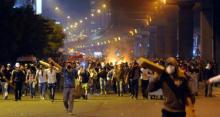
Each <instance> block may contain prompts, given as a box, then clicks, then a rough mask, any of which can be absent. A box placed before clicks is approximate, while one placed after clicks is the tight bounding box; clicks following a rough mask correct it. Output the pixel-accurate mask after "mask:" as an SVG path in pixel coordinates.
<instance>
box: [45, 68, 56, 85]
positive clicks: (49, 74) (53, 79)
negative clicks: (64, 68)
mask: <svg viewBox="0 0 220 117" xmlns="http://www.w3.org/2000/svg"><path fill="white" fill-rule="evenodd" d="M57 72H58V71H57V70H56V69H52V72H51V70H50V69H46V70H45V73H46V75H47V78H48V79H47V83H49V84H51V83H56V82H57V79H56V74H57Z"/></svg>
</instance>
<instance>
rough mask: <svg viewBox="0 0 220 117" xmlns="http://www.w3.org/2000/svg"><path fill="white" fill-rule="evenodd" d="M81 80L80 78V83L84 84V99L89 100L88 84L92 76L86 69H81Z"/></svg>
mask: <svg viewBox="0 0 220 117" xmlns="http://www.w3.org/2000/svg"><path fill="white" fill-rule="evenodd" d="M79 76H80V77H79V78H80V81H81V83H82V90H83V93H84V94H83V98H84V99H86V100H87V99H88V88H89V87H88V82H89V77H90V74H89V72H88V70H87V69H86V68H84V67H82V68H81V71H80V73H79Z"/></svg>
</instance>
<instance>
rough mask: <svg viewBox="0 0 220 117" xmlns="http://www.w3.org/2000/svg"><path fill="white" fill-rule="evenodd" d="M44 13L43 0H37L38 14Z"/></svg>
mask: <svg viewBox="0 0 220 117" xmlns="http://www.w3.org/2000/svg"><path fill="white" fill-rule="evenodd" d="M41 13H42V0H36V14H41Z"/></svg>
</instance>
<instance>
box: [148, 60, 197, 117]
mask: <svg viewBox="0 0 220 117" xmlns="http://www.w3.org/2000/svg"><path fill="white" fill-rule="evenodd" d="M159 88H161V89H162V91H163V94H164V96H165V99H166V100H165V102H164V107H163V109H162V117H186V111H185V108H186V105H187V104H188V103H186V102H187V100H188V101H189V99H190V101H189V102H192V103H194V102H195V100H194V97H193V95H192V92H191V90H190V89H189V86H188V80H187V78H186V76H185V75H184V73H182V71H181V70H180V68H179V67H178V65H177V61H176V59H175V58H172V57H170V58H168V59H167V65H166V68H165V71H164V72H163V73H162V74H160V76H159V75H156V76H155V77H154V78H153V79H152V81H150V84H149V91H150V92H152V91H156V90H158V89H159Z"/></svg>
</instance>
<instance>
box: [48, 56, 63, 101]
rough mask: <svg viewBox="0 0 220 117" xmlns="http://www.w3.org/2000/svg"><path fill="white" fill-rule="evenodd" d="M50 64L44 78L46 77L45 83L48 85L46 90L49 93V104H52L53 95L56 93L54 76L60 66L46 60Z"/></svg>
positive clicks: (50, 60)
mask: <svg viewBox="0 0 220 117" xmlns="http://www.w3.org/2000/svg"><path fill="white" fill-rule="evenodd" d="M48 61H49V63H50V66H49V69H47V70H46V72H45V73H46V77H47V83H48V89H49V91H50V94H49V95H50V99H51V102H54V100H55V93H56V83H57V79H56V74H57V73H58V72H60V70H61V66H60V65H59V64H57V63H56V62H55V61H53V60H52V59H49V60H48Z"/></svg>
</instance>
